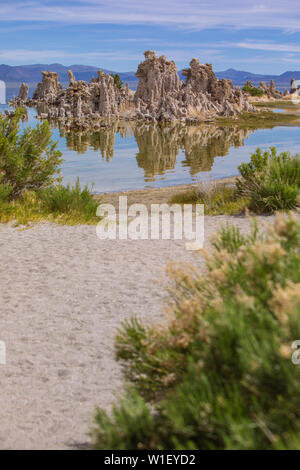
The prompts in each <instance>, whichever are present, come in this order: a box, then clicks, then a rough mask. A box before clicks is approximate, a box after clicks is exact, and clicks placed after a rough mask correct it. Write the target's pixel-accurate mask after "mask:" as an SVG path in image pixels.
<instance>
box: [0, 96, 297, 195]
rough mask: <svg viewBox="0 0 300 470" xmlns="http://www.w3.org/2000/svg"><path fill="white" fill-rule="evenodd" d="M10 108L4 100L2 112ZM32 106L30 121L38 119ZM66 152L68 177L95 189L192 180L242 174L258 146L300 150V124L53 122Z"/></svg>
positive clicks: (65, 177)
mask: <svg viewBox="0 0 300 470" xmlns="http://www.w3.org/2000/svg"><path fill="white" fill-rule="evenodd" d="M5 108H7V106H5V105H1V106H0V112H3V110H4V109H5ZM35 115H36V111H35V110H34V109H28V120H27V121H26V122H25V123H24V126H27V125H32V126H35V125H36V124H37V122H38V121H37V120H36V119H35ZM53 138H54V140H58V141H59V144H58V148H59V149H60V150H61V151H62V153H63V158H64V162H63V165H62V174H63V180H64V183H65V184H67V183H72V182H74V181H75V180H76V178H77V177H79V178H80V183H81V185H85V184H88V185H92V184H93V191H94V192H97V193H99V192H109V191H122V190H127V189H143V188H149V187H162V186H171V185H177V184H186V183H191V182H197V181H201V180H206V179H210V178H212V179H216V178H222V177H226V176H233V175H236V174H238V169H237V168H238V165H239V164H240V163H242V162H246V161H249V159H250V154H251V153H252V152H253V151H255V149H256V148H257V147H261V148H262V149H267V148H268V147H270V146H276V147H277V148H278V150H280V151H284V150H289V151H291V152H292V153H297V152H298V153H300V128H299V127H285V126H283V127H275V128H273V129H258V130H245V129H238V128H237V127H235V126H232V127H220V126H215V125H213V124H211V125H210V124H209V125H208V124H207V125H206V124H203V125H199V126H182V125H180V124H175V125H170V126H165V127H160V126H157V125H153V124H145V123H134V122H121V121H119V122H115V123H112V125H111V127H110V128H109V129H103V130H100V131H95V132H65V131H64V130H63V129H62V128H61V129H59V128H55V127H53Z"/></svg>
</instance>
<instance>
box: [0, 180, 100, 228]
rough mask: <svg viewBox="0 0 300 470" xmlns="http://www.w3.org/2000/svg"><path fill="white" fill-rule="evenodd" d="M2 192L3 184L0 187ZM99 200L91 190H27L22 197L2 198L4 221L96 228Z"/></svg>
mask: <svg viewBox="0 0 300 470" xmlns="http://www.w3.org/2000/svg"><path fill="white" fill-rule="evenodd" d="M0 191H1V185H0ZM98 204H99V200H98V201H97V200H96V199H95V198H94V197H93V195H92V194H91V193H90V191H89V189H88V187H85V188H84V189H81V188H80V185H79V183H78V182H77V183H76V184H75V186H73V187H72V186H70V185H68V186H66V187H65V186H62V185H56V186H53V187H51V188H47V189H43V190H39V191H38V192H36V191H24V192H23V193H22V195H21V196H20V197H19V198H16V199H11V200H9V199H8V198H4V197H1V194H0V222H1V223H4V222H9V221H13V222H14V223H15V224H17V225H18V224H22V225H26V224H28V223H30V222H41V221H45V220H47V221H49V222H55V223H59V224H68V225H77V224H88V225H93V224H97V223H98V222H99V217H96V209H97V207H98Z"/></svg>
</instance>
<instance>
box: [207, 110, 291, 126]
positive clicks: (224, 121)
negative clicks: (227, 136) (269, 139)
mask: <svg viewBox="0 0 300 470" xmlns="http://www.w3.org/2000/svg"><path fill="white" fill-rule="evenodd" d="M297 110H299V108H298V109H297ZM216 122H217V123H218V124H219V125H221V126H223V127H226V126H232V124H233V122H234V124H235V125H237V126H238V127H240V128H246V129H258V128H262V129H272V128H273V127H275V126H288V125H292V126H300V116H299V115H298V116H297V115H296V114H290V113H274V112H273V111H259V112H257V113H242V114H241V115H240V116H239V117H238V119H236V120H234V121H233V120H232V119H228V118H222V117H219V118H217V119H216Z"/></svg>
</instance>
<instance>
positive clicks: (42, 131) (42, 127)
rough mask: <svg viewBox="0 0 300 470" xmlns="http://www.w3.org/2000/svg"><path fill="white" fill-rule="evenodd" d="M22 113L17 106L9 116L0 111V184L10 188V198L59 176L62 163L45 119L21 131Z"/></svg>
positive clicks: (42, 185) (39, 186)
mask: <svg viewBox="0 0 300 470" xmlns="http://www.w3.org/2000/svg"><path fill="white" fill-rule="evenodd" d="M23 113H24V111H23V110H22V109H17V110H16V111H15V113H14V114H13V116H12V117H11V116H10V117H8V116H5V115H3V114H1V113H0V174H1V176H2V182H1V183H2V184H5V185H9V186H10V187H11V188H12V190H11V192H10V197H11V198H15V197H19V196H20V194H22V192H23V191H25V190H37V189H39V188H44V187H47V186H50V185H51V184H52V183H53V182H54V181H56V180H57V179H58V174H59V172H60V169H59V165H60V163H61V162H62V159H61V158H60V157H61V152H60V151H59V150H57V149H56V146H57V143H56V142H53V141H52V140H51V131H50V128H49V124H48V123H47V122H44V123H43V124H39V125H37V127H36V128H35V129H32V128H31V127H27V128H26V129H24V130H23V132H22V133H21V132H20V121H21V118H22V116H23Z"/></svg>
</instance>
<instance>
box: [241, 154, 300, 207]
mask: <svg viewBox="0 0 300 470" xmlns="http://www.w3.org/2000/svg"><path fill="white" fill-rule="evenodd" d="M239 172H240V174H241V177H240V178H238V180H237V194H238V195H239V196H240V197H244V198H247V199H249V208H250V209H251V210H253V211H255V212H258V213H262V212H266V213H272V212H275V211H276V210H290V209H294V208H295V207H296V206H297V198H298V196H299V194H300V156H299V155H298V154H297V155H295V156H292V155H291V154H290V153H289V152H282V153H280V154H277V151H276V148H275V147H272V148H271V149H270V150H266V151H265V152H262V151H261V149H257V150H256V152H255V153H254V154H252V155H251V160H250V162H249V163H242V164H241V165H240V166H239Z"/></svg>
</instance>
